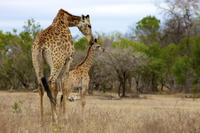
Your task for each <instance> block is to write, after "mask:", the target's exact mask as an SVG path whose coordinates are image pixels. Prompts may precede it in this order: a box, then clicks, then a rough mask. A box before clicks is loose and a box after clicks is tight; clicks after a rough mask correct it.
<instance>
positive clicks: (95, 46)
mask: <svg viewBox="0 0 200 133" xmlns="http://www.w3.org/2000/svg"><path fill="white" fill-rule="evenodd" d="M90 46H91V48H92V49H93V50H94V51H101V52H104V51H105V49H104V48H103V47H102V45H101V44H99V43H97V39H95V40H94V42H93V43H91V44H90Z"/></svg>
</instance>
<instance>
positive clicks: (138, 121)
mask: <svg viewBox="0 0 200 133" xmlns="http://www.w3.org/2000/svg"><path fill="white" fill-rule="evenodd" d="M86 99H87V104H86V108H85V112H84V117H82V113H81V106H80V101H75V102H68V103H67V116H66V118H67V119H66V121H64V122H63V121H60V123H59V124H58V125H55V124H52V123H51V115H50V104H49V101H48V98H47V97H46V96H45V98H44V111H45V112H44V114H45V118H44V123H43V125H41V123H40V113H39V112H40V106H39V95H38V94H37V93H30V92H26V93H25V92H23V93H22V92H20V93H9V92H0V133H188V132H191V133H198V132H200V100H199V99H195V100H193V99H188V98H187V99H186V98H181V97H177V96H171V95H141V96H140V97H139V98H125V99H121V100H114V99H112V100H111V99H110V98H108V97H107V96H105V94H102V95H96V96H87V98H86Z"/></svg>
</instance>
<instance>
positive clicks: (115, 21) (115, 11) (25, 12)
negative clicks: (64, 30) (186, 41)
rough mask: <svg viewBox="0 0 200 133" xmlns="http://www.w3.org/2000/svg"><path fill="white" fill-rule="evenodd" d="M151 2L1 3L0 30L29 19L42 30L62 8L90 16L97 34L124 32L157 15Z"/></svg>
mask: <svg viewBox="0 0 200 133" xmlns="http://www.w3.org/2000/svg"><path fill="white" fill-rule="evenodd" d="M154 1H155V0H140V1H138V0H101V1H99V0H79V1H77V0H6V1H4V0H3V1H2V0H0V3H1V4H0V12H1V14H0V29H9V28H8V27H13V28H21V27H22V26H23V25H24V22H25V21H27V19H30V18H34V19H35V20H36V21H37V22H39V23H40V24H41V25H42V27H43V28H45V27H47V26H48V25H49V24H51V22H52V20H53V18H54V17H55V15H56V13H57V11H58V9H60V8H63V9H65V10H67V11H69V12H70V13H72V14H74V15H81V14H90V16H91V23H92V24H93V28H94V30H97V31H100V30H102V29H104V28H103V27H104V26H106V28H105V30H104V31H113V30H120V31H125V30H126V29H127V28H125V27H128V25H131V24H132V23H135V22H137V21H139V19H141V18H143V17H145V16H146V15H156V13H157V11H156V7H155V5H154ZM157 1H159V0H157ZM123 29H124V30H123Z"/></svg>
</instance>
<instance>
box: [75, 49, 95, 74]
mask: <svg viewBox="0 0 200 133" xmlns="http://www.w3.org/2000/svg"><path fill="white" fill-rule="evenodd" d="M93 61H94V50H93V49H92V48H91V47H89V48H88V51H87V55H86V57H85V59H84V60H83V61H82V62H81V63H80V64H78V65H77V67H82V68H85V69H86V70H87V71H89V70H90V68H91V66H92V64H93ZM77 67H76V68H77Z"/></svg>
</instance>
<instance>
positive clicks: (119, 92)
mask: <svg viewBox="0 0 200 133" xmlns="http://www.w3.org/2000/svg"><path fill="white" fill-rule="evenodd" d="M121 86H122V83H121V82H120V84H119V88H118V96H119V97H121Z"/></svg>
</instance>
